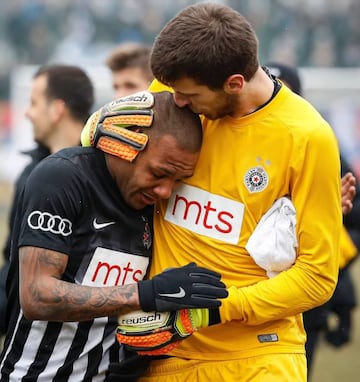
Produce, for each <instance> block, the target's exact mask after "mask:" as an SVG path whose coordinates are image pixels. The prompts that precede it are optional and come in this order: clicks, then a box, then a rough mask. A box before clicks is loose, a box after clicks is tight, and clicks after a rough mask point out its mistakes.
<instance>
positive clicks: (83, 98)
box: [34, 64, 94, 123]
mask: <svg viewBox="0 0 360 382" xmlns="http://www.w3.org/2000/svg"><path fill="white" fill-rule="evenodd" d="M42 75H45V76H46V77H47V88H46V96H47V97H48V99H50V100H53V99H61V100H63V101H64V102H65V104H66V106H67V107H68V109H69V111H70V113H71V114H72V116H73V117H74V118H76V119H78V120H80V121H81V122H83V123H85V122H86V120H87V119H88V118H89V116H90V114H91V108H92V106H93V103H94V88H93V84H92V82H91V80H90V78H89V77H88V75H87V74H86V73H85V71H84V70H82V69H81V68H79V67H78V66H73V65H60V64H50V65H44V66H41V67H40V68H39V69H38V70H37V71H36V73H35V75H34V78H37V77H39V76H42Z"/></svg>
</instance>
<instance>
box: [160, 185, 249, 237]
mask: <svg viewBox="0 0 360 382" xmlns="http://www.w3.org/2000/svg"><path fill="white" fill-rule="evenodd" d="M243 215H244V205H243V204H242V203H240V202H237V201H235V200H232V199H229V198H225V197H223V196H219V195H215V194H212V193H210V192H207V191H204V190H201V189H200V188H197V187H193V186H189V185H186V184H184V185H182V186H181V187H179V188H177V189H176V190H175V191H174V192H173V194H172V195H171V198H170V200H169V203H168V206H167V210H166V214H165V219H166V220H167V221H169V222H171V223H173V224H176V225H178V226H181V227H183V228H185V229H188V230H190V231H192V232H195V233H198V234H200V235H204V236H207V237H210V238H214V239H217V240H221V241H224V242H227V243H231V244H237V243H238V241H239V238H240V231H241V225H242V221H243Z"/></svg>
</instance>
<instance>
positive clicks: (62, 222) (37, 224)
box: [27, 211, 72, 236]
mask: <svg viewBox="0 0 360 382" xmlns="http://www.w3.org/2000/svg"><path fill="white" fill-rule="evenodd" d="M27 223H28V226H29V227H30V228H32V229H39V230H40V231H44V232H51V233H53V234H55V235H62V236H69V235H71V233H72V223H71V221H70V220H69V219H65V218H62V217H61V216H59V215H52V214H50V213H49V212H42V211H33V212H31V214H30V215H29V217H28V219H27Z"/></svg>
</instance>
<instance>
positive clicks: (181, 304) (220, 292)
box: [138, 263, 228, 312]
mask: <svg viewBox="0 0 360 382" xmlns="http://www.w3.org/2000/svg"><path fill="white" fill-rule="evenodd" d="M220 278H221V275H220V273H217V272H214V271H211V270H209V269H207V268H202V267H198V266H197V265H196V264H195V263H189V264H188V265H185V266H183V267H180V268H170V269H168V270H165V271H164V272H162V273H160V274H158V275H156V276H154V277H153V278H152V279H151V280H142V281H139V282H138V288H139V300H140V306H141V309H142V310H143V311H144V312H152V311H156V312H168V311H173V310H180V309H185V308H217V307H219V306H220V305H221V302H220V301H219V300H218V299H220V298H225V297H227V296H228V292H227V290H226V286H225V284H224V283H223V282H222V281H221V280H220Z"/></svg>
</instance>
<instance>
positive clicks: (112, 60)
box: [106, 42, 153, 98]
mask: <svg viewBox="0 0 360 382" xmlns="http://www.w3.org/2000/svg"><path fill="white" fill-rule="evenodd" d="M149 57H150V47H149V46H148V45H145V44H141V43H133V42H128V43H123V44H120V45H119V46H118V47H117V48H115V49H114V50H113V51H112V52H111V53H110V55H109V57H108V58H107V60H106V64H107V66H108V67H109V69H110V70H111V73H112V82H113V89H114V98H120V97H123V96H125V95H128V94H131V93H135V92H138V91H141V90H145V89H147V87H148V86H149V85H150V82H151V81H152V80H153V75H152V72H151V69H150V64H149Z"/></svg>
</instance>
